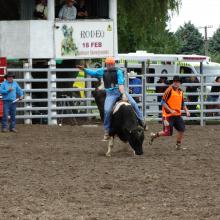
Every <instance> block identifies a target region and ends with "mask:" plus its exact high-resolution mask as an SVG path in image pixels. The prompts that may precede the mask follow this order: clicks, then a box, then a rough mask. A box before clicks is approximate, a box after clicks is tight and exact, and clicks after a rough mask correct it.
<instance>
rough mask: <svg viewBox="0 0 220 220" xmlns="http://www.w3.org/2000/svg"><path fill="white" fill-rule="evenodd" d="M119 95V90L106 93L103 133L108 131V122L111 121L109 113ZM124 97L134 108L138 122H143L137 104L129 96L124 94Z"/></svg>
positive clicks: (109, 124)
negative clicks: (125, 96)
mask: <svg viewBox="0 0 220 220" xmlns="http://www.w3.org/2000/svg"><path fill="white" fill-rule="evenodd" d="M120 95H121V93H120V92H119V90H111V91H106V99H105V105H104V129H105V131H107V132H109V131H110V126H111V123H110V120H111V113H112V109H113V106H114V104H115V103H116V101H117V99H118V98H119V97H120ZM126 95H127V97H128V101H129V103H130V104H131V106H132V107H133V108H134V111H135V113H136V115H137V117H138V119H139V120H140V121H143V120H144V119H143V114H142V112H141V111H140V109H139V108H138V105H137V103H136V102H135V101H134V99H133V98H132V97H131V95H130V94H128V93H127V92H126Z"/></svg>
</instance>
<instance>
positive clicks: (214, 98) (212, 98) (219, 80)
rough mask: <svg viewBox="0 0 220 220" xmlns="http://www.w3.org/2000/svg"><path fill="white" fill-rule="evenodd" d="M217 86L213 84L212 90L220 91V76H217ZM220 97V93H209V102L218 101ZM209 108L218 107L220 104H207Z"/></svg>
mask: <svg viewBox="0 0 220 220" xmlns="http://www.w3.org/2000/svg"><path fill="white" fill-rule="evenodd" d="M214 83H216V84H219V85H216V86H212V88H211V92H215V93H219V92H220V76H218V77H216V79H215V82H214ZM218 99H219V95H208V98H207V101H208V102H218ZM207 108H208V109H216V108H218V109H219V108H220V104H212V105H208V106H207Z"/></svg>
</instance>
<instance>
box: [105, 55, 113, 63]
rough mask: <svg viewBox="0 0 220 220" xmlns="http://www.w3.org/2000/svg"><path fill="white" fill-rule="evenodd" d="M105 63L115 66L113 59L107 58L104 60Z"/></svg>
mask: <svg viewBox="0 0 220 220" xmlns="http://www.w3.org/2000/svg"><path fill="white" fill-rule="evenodd" d="M105 63H106V64H111V65H112V64H115V58H114V57H107V58H106V59H105Z"/></svg>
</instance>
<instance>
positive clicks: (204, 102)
mask: <svg viewBox="0 0 220 220" xmlns="http://www.w3.org/2000/svg"><path fill="white" fill-rule="evenodd" d="M78 71H79V70H78V69H76V68H75V69H74V68H73V69H56V68H47V69H46V68H43V69H42V68H41V69H35V68H34V69H33V68H25V69H23V68H22V69H8V72H14V73H16V81H17V82H19V84H20V85H21V87H22V88H23V89H24V92H25V98H24V100H23V101H22V102H21V103H19V104H18V107H17V111H18V114H17V118H18V119H21V120H23V121H24V123H26V124H31V123H33V121H34V120H35V121H36V120H37V123H47V124H60V123H62V122H63V120H64V119H65V118H68V120H73V121H75V120H76V119H77V118H88V117H99V113H98V110H97V106H96V104H95V102H94V98H93V97H92V91H93V90H94V88H92V82H94V81H97V79H95V78H91V77H85V78H75V77H73V78H58V77H57V73H59V72H72V73H74V72H78ZM33 73H38V75H37V76H35V77H33ZM41 73H44V74H45V77H43V78H42V77H41ZM35 75H36V74H35ZM161 76H164V75H162V74H157V73H156V74H153V75H152V74H147V73H145V74H143V75H138V77H140V78H141V81H142V84H141V85H130V84H129V77H128V75H127V73H126V71H125V78H126V87H127V89H128V88H132V87H140V86H141V88H142V92H141V94H132V96H133V97H140V102H139V103H138V105H139V107H140V108H141V109H142V111H143V114H144V117H145V118H146V119H147V120H148V121H150V120H155V121H158V120H161V110H160V109H159V106H160V102H159V101H158V97H161V96H162V95H163V93H156V87H157V86H166V85H165V84H161V83H148V82H147V79H148V77H155V79H156V78H157V79H159V77H161ZM166 76H167V77H168V78H169V77H170V78H172V76H173V74H166ZM180 76H182V77H185V78H186V77H191V76H192V74H184V75H180ZM193 76H195V77H197V78H198V81H199V82H198V83H183V84H182V88H183V90H184V91H185V90H186V88H187V87H189V86H190V87H197V91H196V92H185V93H184V94H185V100H186V102H185V103H186V105H187V106H194V108H190V113H191V114H192V117H190V118H186V117H185V116H184V119H185V120H196V121H200V125H201V126H203V125H205V123H206V121H209V120H220V109H219V106H220V101H219V99H218V100H217V101H214V102H213V101H208V97H210V96H213V95H216V96H219V93H211V92H210V87H211V86H219V85H218V84H217V83H213V82H207V80H206V79H207V77H216V76H219V74H217V73H216V74H197V75H195V74H193ZM76 81H82V82H85V84H86V86H85V88H74V87H72V86H66V85H65V83H67V82H68V83H73V82H76ZM154 81H155V80H154ZM36 84H37V86H36ZM36 87H37V88H36ZM82 91H83V92H84V93H85V96H84V97H82V96H80V92H82ZM190 96H196V97H198V100H197V101H196V102H194V101H193V102H192V101H190V99H189V97H190Z"/></svg>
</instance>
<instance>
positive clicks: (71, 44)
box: [55, 20, 114, 59]
mask: <svg viewBox="0 0 220 220" xmlns="http://www.w3.org/2000/svg"><path fill="white" fill-rule="evenodd" d="M113 41H114V40H113V22H112V21H99V22H97V21H86V20H85V21H74V22H57V23H56V28H55V47H56V58H61V59H65V58H68V59H71V58H103V57H107V56H113V55H114V54H113Z"/></svg>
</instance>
